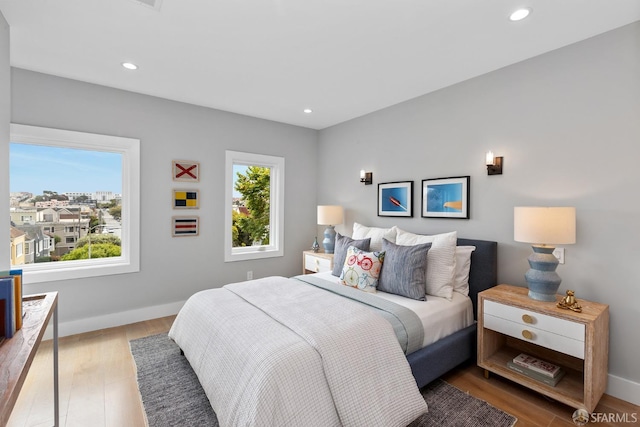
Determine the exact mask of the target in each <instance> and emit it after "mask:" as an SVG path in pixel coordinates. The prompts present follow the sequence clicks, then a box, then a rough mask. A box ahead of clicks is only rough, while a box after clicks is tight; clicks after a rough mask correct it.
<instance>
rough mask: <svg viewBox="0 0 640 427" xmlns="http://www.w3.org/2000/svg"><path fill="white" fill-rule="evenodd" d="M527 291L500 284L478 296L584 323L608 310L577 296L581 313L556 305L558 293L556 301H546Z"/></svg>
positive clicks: (560, 296) (605, 306)
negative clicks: (532, 295) (534, 297)
mask: <svg viewBox="0 0 640 427" xmlns="http://www.w3.org/2000/svg"><path fill="white" fill-rule="evenodd" d="M528 293H529V290H528V289H527V288H525V287H521V286H513V285H505V284H502V285H497V286H495V287H493V288H489V289H487V290H485V291H483V292H481V293H480V294H479V296H482V297H483V298H487V299H490V300H493V301H496V302H502V303H504V304H508V305H512V306H515V307H520V308H523V309H529V310H535V311H537V312H539V313H544V314H549V315H552V316H556V317H560V318H565V319H569V320H574V321H576V320H577V321H582V322H585V323H588V322H592V321H594V320H595V319H597V318H598V317H599V316H601V315H602V314H603V313H605V312H608V310H609V306H608V305H607V304H600V303H597V302H592V301H587V300H585V299H582V298H580V297H578V298H577V300H578V304H580V305H581V306H582V313H576V312H575V311H572V310H566V309H563V308H559V307H557V306H556V304H557V303H558V302H560V300H562V298H563V295H559V294H558V295H557V296H556V302H548V301H537V300H534V299H531V298H529V296H528Z"/></svg>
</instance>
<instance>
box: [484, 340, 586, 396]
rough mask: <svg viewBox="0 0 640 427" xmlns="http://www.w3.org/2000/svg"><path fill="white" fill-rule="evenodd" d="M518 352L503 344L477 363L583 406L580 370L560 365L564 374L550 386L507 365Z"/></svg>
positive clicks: (538, 389) (550, 394)
mask: <svg viewBox="0 0 640 427" xmlns="http://www.w3.org/2000/svg"><path fill="white" fill-rule="evenodd" d="M520 353H522V350H520V349H517V348H513V347H509V346H506V345H505V346H504V347H501V348H500V349H499V350H498V351H497V352H496V353H494V354H493V355H492V356H490V357H489V358H488V359H487V360H485V361H483V362H482V363H479V364H478V365H479V366H480V367H482V368H484V369H486V370H487V371H490V372H493V373H495V374H497V375H500V376H501V377H503V378H507V379H509V380H511V381H513V382H516V383H518V384H520V385H523V386H525V387H527V388H530V389H532V390H536V391H537V392H539V393H542V394H544V395H546V396H548V397H550V398H552V399H555V400H557V401H559V402H562V403H564V404H567V405H569V406H572V407H574V408H576V407H583V406H584V402H583V398H584V384H583V380H582V378H583V374H582V372H580V371H577V370H575V369H571V368H568V367H566V366H562V368H563V369H564V370H565V372H566V374H565V375H564V377H563V378H562V379H561V380H560V382H558V384H557V385H556V386H555V387H552V386H549V385H547V384H544V383H541V382H540V381H536V380H534V379H532V378H529V377H527V376H526V375H523V374H521V373H519V372H516V371H514V370H512V369H511V368H509V367H508V366H507V362H510V361H511V360H513V358H514V357H516V356H517V355H519V354H520Z"/></svg>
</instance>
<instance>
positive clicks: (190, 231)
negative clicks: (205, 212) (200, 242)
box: [171, 216, 200, 237]
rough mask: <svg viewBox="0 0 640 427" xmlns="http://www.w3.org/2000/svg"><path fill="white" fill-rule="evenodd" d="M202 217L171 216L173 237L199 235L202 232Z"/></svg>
mask: <svg viewBox="0 0 640 427" xmlns="http://www.w3.org/2000/svg"><path fill="white" fill-rule="evenodd" d="M199 226H200V218H199V217H197V216H174V217H171V235H172V236H173V237H186V236H197V235H198V234H200V228H199Z"/></svg>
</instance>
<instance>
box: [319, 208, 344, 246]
mask: <svg viewBox="0 0 640 427" xmlns="http://www.w3.org/2000/svg"><path fill="white" fill-rule="evenodd" d="M343 218H344V210H343V209H342V206H332V205H320V206H318V224H319V225H326V226H327V228H326V229H325V230H324V240H323V241H322V246H323V247H324V251H325V253H328V254H332V253H333V249H334V247H335V243H336V230H335V229H334V228H333V226H334V225H336V224H342V221H344V219H343Z"/></svg>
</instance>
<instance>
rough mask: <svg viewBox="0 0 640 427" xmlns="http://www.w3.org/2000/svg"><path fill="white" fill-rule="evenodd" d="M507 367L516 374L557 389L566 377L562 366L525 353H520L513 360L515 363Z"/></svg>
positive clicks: (512, 362)
mask: <svg viewBox="0 0 640 427" xmlns="http://www.w3.org/2000/svg"><path fill="white" fill-rule="evenodd" d="M507 366H508V367H509V368H510V369H513V370H514V371H516V372H519V373H521V374H523V375H526V376H527V377H529V378H532V379H534V380H536V381H540V382H542V383H544V384H547V385H550V386H552V387H555V386H556V384H558V381H560V380H561V379H562V377H563V376H564V369H562V368H561V367H560V366H558V365H554V364H553V363H549V362H546V361H544V360H541V359H538V358H536V357H533V356H529V355H528V354H525V353H520V354H519V355H518V356H516V357H514V358H513V361H511V362H507Z"/></svg>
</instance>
